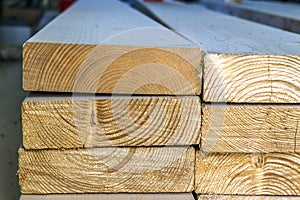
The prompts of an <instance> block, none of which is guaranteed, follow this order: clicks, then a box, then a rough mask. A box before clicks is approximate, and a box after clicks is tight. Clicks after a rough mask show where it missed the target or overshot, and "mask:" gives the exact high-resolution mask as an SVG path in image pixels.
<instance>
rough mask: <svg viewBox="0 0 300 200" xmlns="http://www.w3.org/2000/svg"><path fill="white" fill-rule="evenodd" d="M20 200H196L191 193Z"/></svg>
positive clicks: (29, 199) (25, 199) (28, 197)
mask: <svg viewBox="0 0 300 200" xmlns="http://www.w3.org/2000/svg"><path fill="white" fill-rule="evenodd" d="M20 200H194V197H193V195H192V194H190V193H177V194H174V193H169V194H168V193H167V194H165V193H160V194H127V193H121V194H52V195H21V198H20Z"/></svg>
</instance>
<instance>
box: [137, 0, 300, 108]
mask: <svg viewBox="0 0 300 200" xmlns="http://www.w3.org/2000/svg"><path fill="white" fill-rule="evenodd" d="M135 2H136V3H137V4H139V5H142V6H144V8H146V9H148V12H150V13H151V14H152V15H154V16H156V18H158V19H160V21H162V22H163V23H164V24H167V25H168V26H169V27H171V28H172V29H174V30H175V31H176V32H178V33H179V34H181V35H184V36H185V37H186V38H189V39H190V40H191V41H194V42H195V43H197V44H198V46H199V48H201V49H202V50H203V51H204V52H205V57H204V74H203V81H204V83H203V84H204V85H203V100H204V101H206V102H233V103H235V102H243V103H299V102H300V89H299V88H300V82H299V80H300V77H299V74H300V73H299V70H300V57H299V54H300V48H299V44H298V42H297V41H298V40H300V36H299V35H297V34H293V33H289V32H286V31H282V30H279V29H275V28H272V27H268V26H264V25H261V24H257V23H253V22H249V21H246V20H242V19H238V18H235V17H232V16H228V15H224V14H220V13H217V12H213V11H209V10H207V9H205V8H203V7H201V6H198V5H184V4H181V3H176V2H165V3H152V2H142V1H139V0H136V1H135ZM208 19H209V20H208Z"/></svg>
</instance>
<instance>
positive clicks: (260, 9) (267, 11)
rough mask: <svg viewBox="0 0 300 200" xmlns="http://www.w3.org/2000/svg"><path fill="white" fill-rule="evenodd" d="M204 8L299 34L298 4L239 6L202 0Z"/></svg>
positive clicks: (280, 3)
mask: <svg viewBox="0 0 300 200" xmlns="http://www.w3.org/2000/svg"><path fill="white" fill-rule="evenodd" d="M201 4H203V5H205V7H207V8H209V9H212V10H216V11H220V12H222V13H226V14H230V15H233V16H238V17H241V18H243V19H248V20H251V21H254V22H258V23H262V24H266V25H269V26H273V27H276V28H280V29H284V30H288V31H292V32H295V33H300V17H299V10H300V6H299V4H294V3H287V2H284V3H282V2H271V1H248V0H243V3H241V4H232V3H224V0H202V1H201Z"/></svg>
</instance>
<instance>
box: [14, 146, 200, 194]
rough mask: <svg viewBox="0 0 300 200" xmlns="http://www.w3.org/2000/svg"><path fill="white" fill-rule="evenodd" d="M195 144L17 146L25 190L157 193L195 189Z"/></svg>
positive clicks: (53, 192)
mask: <svg viewBox="0 0 300 200" xmlns="http://www.w3.org/2000/svg"><path fill="white" fill-rule="evenodd" d="M194 165H195V150H194V148H193V147H176V148H175V147H173V148H172V147H160V148H159V147H151V148H147V147H141V148H91V149H78V150H65V151H59V150H34V151H25V150H24V149H20V150H19V172H18V173H19V180H20V187H21V192H22V193H23V194H59V193H99V192H102V193H120V192H126V193H127V192H130V193H133V192H134V193H137V192H139V193H159V192H175V193H176V192H177V193H178V192H189V193H191V192H192V191H193V189H194Z"/></svg>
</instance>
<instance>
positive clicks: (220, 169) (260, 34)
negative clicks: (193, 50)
mask: <svg viewBox="0 0 300 200" xmlns="http://www.w3.org/2000/svg"><path fill="white" fill-rule="evenodd" d="M135 4H136V7H137V8H140V9H141V10H143V11H144V12H145V13H146V14H148V15H149V16H154V17H155V19H158V20H160V21H161V22H162V23H163V24H166V25H167V26H168V27H169V28H171V29H173V30H174V31H176V32H177V33H178V34H180V35H183V36H184V37H185V38H188V39H190V40H191V41H194V42H195V43H197V44H198V47H199V49H201V50H202V51H203V52H205V55H204V57H203V91H202V95H201V98H202V100H203V102H202V117H201V118H202V126H201V144H200V151H198V152H197V153H196V169H195V192H196V193H197V194H198V195H199V196H198V197H199V199H211V198H212V199H245V196H243V195H247V196H248V197H247V198H249V199H252V198H256V197H257V196H258V195H259V197H257V198H258V199H274V198H275V196H276V198H279V197H280V196H285V198H287V197H288V196H291V195H300V187H299V185H300V154H299V147H300V146H299V130H300V122H299V121H300V110H299V108H300V107H299V103H300V48H299V47H300V45H299V41H300V36H299V35H297V34H293V33H289V32H285V31H282V30H278V29H274V28H271V27H267V26H264V25H260V24H256V23H253V22H249V21H245V20H242V19H238V18H234V17H231V16H226V15H222V14H219V13H215V12H212V11H209V10H206V9H205V8H203V7H200V6H193V5H183V4H179V3H148V2H147V3H144V2H141V1H136V2H135ZM212 194H214V195H215V196H214V195H212ZM249 195H250V196H249ZM251 195H252V196H251ZM263 195H266V196H263ZM268 196H269V197H268Z"/></svg>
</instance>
